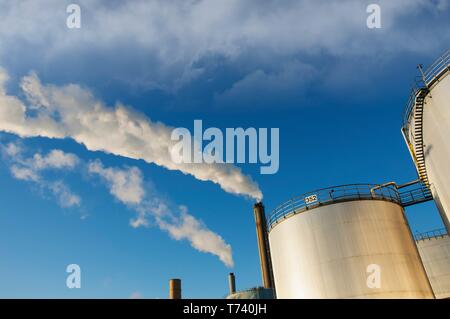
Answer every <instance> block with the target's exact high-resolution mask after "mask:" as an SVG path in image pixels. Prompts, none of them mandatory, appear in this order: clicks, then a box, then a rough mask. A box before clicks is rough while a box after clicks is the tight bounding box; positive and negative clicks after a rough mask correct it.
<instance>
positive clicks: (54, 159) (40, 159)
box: [33, 150, 78, 170]
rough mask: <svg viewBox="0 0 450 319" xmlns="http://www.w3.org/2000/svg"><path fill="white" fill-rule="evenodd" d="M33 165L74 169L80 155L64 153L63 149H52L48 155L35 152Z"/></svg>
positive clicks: (39, 168) (37, 167)
mask: <svg viewBox="0 0 450 319" xmlns="http://www.w3.org/2000/svg"><path fill="white" fill-rule="evenodd" d="M33 160H34V163H33V167H35V168H36V169H38V170H42V169H49V168H53V169H72V168H74V167H75V166H76V165H77V163H78V157H77V156H76V155H74V154H70V153H64V152H63V151H61V150H52V151H50V153H48V154H47V156H42V155H41V154H35V155H34V156H33Z"/></svg>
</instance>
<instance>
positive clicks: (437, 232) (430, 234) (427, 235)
mask: <svg viewBox="0 0 450 319" xmlns="http://www.w3.org/2000/svg"><path fill="white" fill-rule="evenodd" d="M445 236H448V232H447V229H445V228H439V229H433V230H430V231H427V232H423V233H416V234H415V235H414V239H415V240H416V241H419V240H425V239H431V238H436V237H445Z"/></svg>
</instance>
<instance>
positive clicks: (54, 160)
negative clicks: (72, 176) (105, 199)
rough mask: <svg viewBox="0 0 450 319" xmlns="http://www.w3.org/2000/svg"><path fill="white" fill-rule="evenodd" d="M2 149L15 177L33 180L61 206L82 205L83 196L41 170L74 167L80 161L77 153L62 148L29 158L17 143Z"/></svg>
mask: <svg viewBox="0 0 450 319" xmlns="http://www.w3.org/2000/svg"><path fill="white" fill-rule="evenodd" d="M2 150H3V154H5V155H6V156H7V161H8V162H9V164H10V171H11V174H12V176H13V177H14V178H16V179H18V180H23V181H28V182H32V183H34V184H35V185H37V186H39V187H40V189H41V190H43V191H48V192H50V193H51V194H53V196H54V197H55V198H56V199H57V200H58V204H59V205H60V206H61V207H65V208H67V207H74V206H80V205H81V198H80V197H79V196H78V195H76V194H74V193H73V192H72V191H71V190H70V188H69V187H68V186H67V185H66V184H64V182H63V181H61V180H56V181H49V180H46V179H45V178H43V177H42V175H41V171H42V170H44V169H59V170H60V169H72V168H73V167H75V165H76V164H77V163H78V161H79V159H78V157H77V156H76V155H74V154H70V153H64V152H63V151H61V150H51V151H50V152H49V153H48V154H47V155H42V154H39V153H36V154H34V155H33V156H32V157H28V158H27V157H24V155H23V152H24V150H23V149H22V147H20V146H19V145H18V144H15V143H8V144H7V145H6V146H2Z"/></svg>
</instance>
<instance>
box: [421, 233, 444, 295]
mask: <svg viewBox="0 0 450 319" xmlns="http://www.w3.org/2000/svg"><path fill="white" fill-rule="evenodd" d="M416 243H417V247H418V248H419V253H420V257H421V258H422V262H423V265H424V267H425V270H426V272H427V275H428V278H429V280H430V283H431V287H432V288H433V292H434V295H435V296H436V298H438V299H443V298H450V237H449V235H448V233H447V231H446V230H445V229H441V230H437V231H431V232H426V233H423V234H419V235H418V236H417V237H416Z"/></svg>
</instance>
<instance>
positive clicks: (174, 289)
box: [169, 279, 181, 299]
mask: <svg viewBox="0 0 450 319" xmlns="http://www.w3.org/2000/svg"><path fill="white" fill-rule="evenodd" d="M169 299H181V279H170V280H169Z"/></svg>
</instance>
